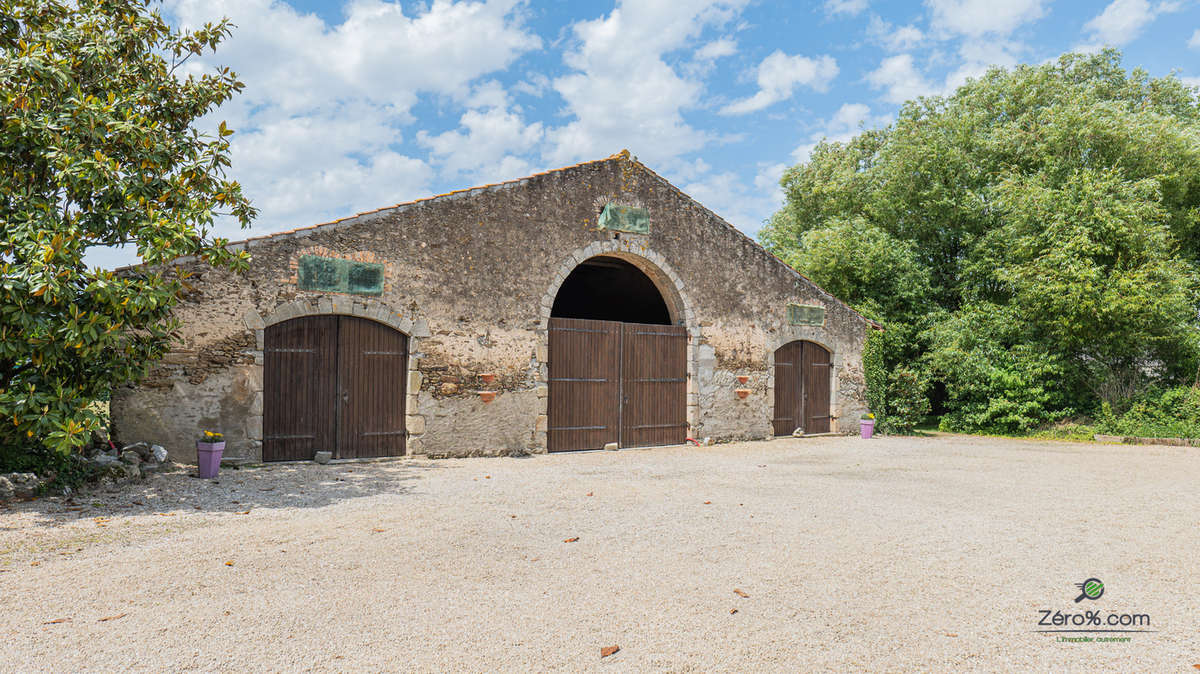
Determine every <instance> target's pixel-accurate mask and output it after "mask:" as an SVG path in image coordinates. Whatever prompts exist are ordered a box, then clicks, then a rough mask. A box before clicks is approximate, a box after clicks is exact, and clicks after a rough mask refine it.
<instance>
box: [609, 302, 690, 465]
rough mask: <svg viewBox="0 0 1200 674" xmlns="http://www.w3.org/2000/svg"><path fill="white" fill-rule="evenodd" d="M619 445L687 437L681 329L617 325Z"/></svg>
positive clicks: (684, 332) (667, 442) (646, 444)
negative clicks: (619, 384) (619, 326)
mask: <svg viewBox="0 0 1200 674" xmlns="http://www.w3.org/2000/svg"><path fill="white" fill-rule="evenodd" d="M621 327H622V332H623V335H622V339H621V446H622V447H654V446H657V445H679V444H683V443H684V442H685V441H686V440H687V328H684V327H683V326H682V325H643V324H640V323H622V324H621Z"/></svg>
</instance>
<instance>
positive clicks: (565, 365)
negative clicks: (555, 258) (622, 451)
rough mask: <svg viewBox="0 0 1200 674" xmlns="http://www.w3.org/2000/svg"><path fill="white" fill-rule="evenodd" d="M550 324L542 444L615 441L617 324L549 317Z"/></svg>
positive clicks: (582, 445) (555, 447) (562, 446)
mask: <svg viewBox="0 0 1200 674" xmlns="http://www.w3.org/2000/svg"><path fill="white" fill-rule="evenodd" d="M549 327H550V334H549V341H550V343H549V353H548V354H547V355H548V356H549V361H550V362H549V366H548V372H547V374H548V383H549V389H550V390H549V391H548V395H549V400H548V401H547V406H546V407H547V409H546V414H547V426H546V444H547V449H548V450H549V451H551V452H564V451H570V450H577V449H601V448H603V447H604V445H605V444H606V443H609V442H619V441H620V420H619V416H618V414H619V407H620V397H619V394H620V381H619V380H620V376H621V371H620V368H621V360H620V349H621V324H620V323H616V322H614V321H594V320H584V319H578V318H551V319H550V325H549Z"/></svg>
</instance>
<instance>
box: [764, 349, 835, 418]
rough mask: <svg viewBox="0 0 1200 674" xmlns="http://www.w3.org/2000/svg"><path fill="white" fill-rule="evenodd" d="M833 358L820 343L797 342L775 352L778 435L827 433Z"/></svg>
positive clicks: (775, 416) (775, 415)
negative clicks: (797, 432)
mask: <svg viewBox="0 0 1200 674" xmlns="http://www.w3.org/2000/svg"><path fill="white" fill-rule="evenodd" d="M832 368H833V361H832V359H831V358H830V353H829V351H828V350H827V349H825V348H824V347H822V346H821V345H820V344H814V343H813V342H804V341H795V342H789V343H787V344H784V345H783V346H781V347H779V348H778V349H777V350H776V351H775V414H774V418H773V419H772V422H771V423H772V425H773V426H774V429H775V435H791V434H792V432H793V431H795V430H796V429H797V428H803V429H804V433H805V434H812V433H828V432H829V431H830V429H831V427H832V426H831V424H830V420H831V417H830V414H829V407H830V380H831V379H832Z"/></svg>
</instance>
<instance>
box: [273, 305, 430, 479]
mask: <svg viewBox="0 0 1200 674" xmlns="http://www.w3.org/2000/svg"><path fill="white" fill-rule="evenodd" d="M407 363H408V337H407V336H405V335H404V334H403V333H401V332H398V331H396V330H393V329H392V328H389V327H387V326H385V325H382V324H380V323H375V322H374V321H369V320H366V319H363V318H356V317H353V316H306V317H303V318H296V319H292V320H290V321H284V322H283V323H277V324H275V325H271V326H268V327H267V329H266V331H265V334H264V343H263V460H264V461H288V460H308V459H311V458H313V455H314V454H315V453H316V452H317V451H321V450H327V451H331V452H333V455H334V456H335V457H337V458H362V457H377V456H400V455H403V454H404V452H405V438H406V434H405V428H404V414H405V410H404V404H405V392H406V391H405V386H406V383H407V381H406V380H407V375H408V367H407Z"/></svg>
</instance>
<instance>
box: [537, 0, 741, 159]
mask: <svg viewBox="0 0 1200 674" xmlns="http://www.w3.org/2000/svg"><path fill="white" fill-rule="evenodd" d="M747 1H748V0H675V1H673V2H666V1H663V0H623V1H622V2H620V3H619V5H618V6H617V7H616V8H615V9H613V11H612V12H611V13H609V14H608V16H605V17H602V18H598V19H594V20H591V21H581V22H578V23H575V24H574V25H573V26H572V34H573V36H574V37H575V38H576V39H577V40H578V43H577V44H576V45H574V46H573V48H571V49H570V50H569V51H568V52H567V53H566V54H565V55H564V58H563V60H564V61H565V63H566V64H567V66H569V67H570V68H571V69H572V72H571V73H570V74H567V75H564V76H562V77H558V78H556V79H554V80H553V86H554V89H555V90H556V91H557V92H558V93H559V95H560V96H562V98H563V99H564V100H565V101H566V110H565V112H566V113H567V114H568V115H571V116H573V117H574V119H573V120H572V121H570V122H568V123H567V124H565V125H563V126H560V127H555V128H552V129H549V130H547V133H546V138H547V141H548V148H547V150H546V153H545V156H546V157H547V158H548V159H549V161H550V162H551V163H553V164H560V165H561V164H564V163H569V162H571V161H577V160H579V159H592V158H596V157H602V156H605V155H608V154H611V153H613V152H616V151H618V150H620V149H621V148H630V149H631V150H634V151H635V152H636V153H637V154H638V155H639V156H640V157H641V158H642V159H643V160H644V161H647V162H649V163H651V164H654V165H658V166H666V165H668V164H669V163H671V162H674V161H676V159H677V158H678V157H679V156H680V155H682V154H685V153H688V152H693V151H696V150H699V149H700V148H702V147H703V146H704V145H705V144H706V143H708V142H709V141H711V140H712V139H713V135H712V134H710V133H709V132H706V131H702V130H699V129H697V128H695V127H693V126H691V125H690V124H688V123H687V122H686V121H685V120H684V118H683V114H682V111H683V110H685V109H687V108H692V107H696V106H698V105H699V104H700V101H701V100H702V96H701V94H702V93H703V91H704V84H703V82H702V81H701V80H699V79H698V78H697V77H695V76H694V75H689V73H687V72H680V71H679V70H676V68H675V67H673V66H672V65H669V64H668V63H667V61H666V60H665V59H664V56H665V55H666V54H669V53H671V52H674V51H677V50H679V49H683V48H685V47H687V46H689V45H691V44H692V43H693V41H694V40H695V39H696V38H697V37H699V35H700V34H701V32H702V31H703V30H704V29H705V28H706V27H710V26H722V25H724V24H726V23H728V22H729V21H730V20H731V19H732V18H733V17H735V16H736V15H737V13H738V12H740V11H741V8H742V6H743V5H745V3H746V2H747Z"/></svg>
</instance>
